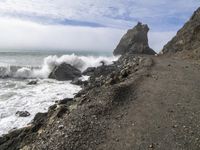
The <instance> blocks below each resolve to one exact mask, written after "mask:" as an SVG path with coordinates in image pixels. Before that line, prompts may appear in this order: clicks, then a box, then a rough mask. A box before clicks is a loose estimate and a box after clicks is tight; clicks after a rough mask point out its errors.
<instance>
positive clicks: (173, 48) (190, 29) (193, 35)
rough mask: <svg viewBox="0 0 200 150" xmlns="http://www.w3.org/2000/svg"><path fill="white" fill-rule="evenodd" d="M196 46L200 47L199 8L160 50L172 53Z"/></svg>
mask: <svg viewBox="0 0 200 150" xmlns="http://www.w3.org/2000/svg"><path fill="white" fill-rule="evenodd" d="M198 48H200V8H198V9H197V10H196V11H195V12H194V14H193V15H192V17H191V18H190V20H189V21H188V22H187V23H186V24H185V25H184V26H183V27H182V28H181V29H180V30H179V31H178V33H177V34H176V36H175V37H174V38H173V39H172V40H171V41H170V42H168V43H167V44H166V45H165V46H164V48H163V50H162V52H163V53H174V52H178V51H192V50H195V49H198Z"/></svg>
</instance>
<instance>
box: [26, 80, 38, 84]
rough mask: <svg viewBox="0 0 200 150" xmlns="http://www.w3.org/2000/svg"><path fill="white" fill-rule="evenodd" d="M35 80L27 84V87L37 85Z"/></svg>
mask: <svg viewBox="0 0 200 150" xmlns="http://www.w3.org/2000/svg"><path fill="white" fill-rule="evenodd" d="M37 82H38V81H37V80H33V81H30V82H28V83H27V85H36V84H37Z"/></svg>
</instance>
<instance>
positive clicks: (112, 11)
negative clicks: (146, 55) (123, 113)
mask: <svg viewBox="0 0 200 150" xmlns="http://www.w3.org/2000/svg"><path fill="white" fill-rule="evenodd" d="M198 6H200V1H199V0H190V1H188V0H0V49H1V50H4V49H6V50H8V49H27V50H28V49H30V50H34V49H37V50H48V49H53V50H56V49H61V50H113V49H114V48H115V46H116V45H117V43H118V42H119V40H120V38H121V36H122V35H123V34H124V33H125V32H126V30H127V29H129V28H132V27H133V26H134V25H136V23H137V22H138V21H140V22H143V23H146V24H148V25H149V27H150V29H151V31H150V33H149V41H150V46H151V47H152V48H153V49H155V50H156V51H159V50H160V49H161V48H162V46H163V45H164V44H165V43H166V42H167V41H168V40H169V39H171V38H172V36H174V35H175V33H176V32H177V30H178V29H179V28H180V27H181V26H182V25H183V24H184V22H186V21H187V20H188V19H189V17H190V16H191V15H192V13H193V12H194V10H196V9H197V8H198Z"/></svg>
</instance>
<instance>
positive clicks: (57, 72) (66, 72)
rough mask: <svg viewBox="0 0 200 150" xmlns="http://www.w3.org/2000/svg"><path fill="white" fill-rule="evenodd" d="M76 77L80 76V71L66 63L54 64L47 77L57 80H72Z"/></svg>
mask: <svg viewBox="0 0 200 150" xmlns="http://www.w3.org/2000/svg"><path fill="white" fill-rule="evenodd" d="M78 77H81V71H80V70H78V69H76V68H75V67H73V66H71V65H70V64H66V63H62V64H60V65H59V66H56V67H55V68H54V69H53V71H52V72H51V74H50V75H49V78H51V79H56V80H59V81H64V80H73V79H75V78H78Z"/></svg>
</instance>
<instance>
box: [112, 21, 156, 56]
mask: <svg viewBox="0 0 200 150" xmlns="http://www.w3.org/2000/svg"><path fill="white" fill-rule="evenodd" d="M148 31H149V27H148V26H147V25H143V24H142V23H140V22H139V23H138V24H137V25H136V26H135V27H134V28H133V29H130V30H128V32H127V33H126V34H125V35H124V36H123V37H122V39H121V40H120V43H119V44H118V45H117V47H116V49H115V50H114V52H113V54H114V55H124V54H126V53H131V54H150V55H154V54H156V53H155V51H154V50H152V49H151V48H150V47H149V44H148V37H147V34H148Z"/></svg>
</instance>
